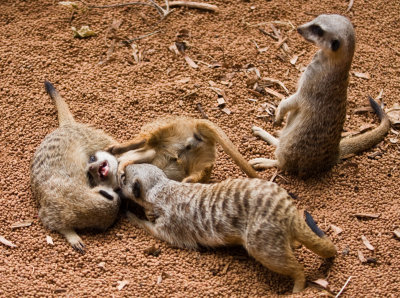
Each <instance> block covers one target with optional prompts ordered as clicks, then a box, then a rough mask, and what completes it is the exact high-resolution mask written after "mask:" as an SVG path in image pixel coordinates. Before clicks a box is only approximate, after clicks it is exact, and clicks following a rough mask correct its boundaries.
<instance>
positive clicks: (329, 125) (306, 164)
mask: <svg viewBox="0 0 400 298" xmlns="http://www.w3.org/2000/svg"><path fill="white" fill-rule="evenodd" d="M297 31H298V32H299V34H300V35H301V36H303V37H304V39H306V40H307V41H309V42H312V43H314V44H315V45H316V46H318V47H319V48H320V50H319V51H318V52H317V53H316V54H315V55H314V57H313V59H312V61H311V63H310V64H309V65H308V66H307V68H306V70H305V71H304V73H303V74H302V76H301V78H300V81H299V84H298V85H299V86H298V88H297V91H296V93H295V94H293V95H291V96H290V97H289V98H287V99H284V100H282V101H281V102H280V104H279V106H278V109H277V112H276V118H275V123H277V124H280V123H281V122H282V120H283V117H284V116H285V115H286V114H288V117H287V121H286V125H285V127H284V128H283V129H282V131H281V133H280V136H279V139H277V138H275V137H273V136H272V135H270V134H269V133H268V132H266V131H264V130H263V129H261V128H259V127H257V126H253V128H252V130H253V132H254V134H255V135H257V136H259V137H260V138H262V139H263V140H265V141H266V142H268V143H269V144H271V145H273V146H275V147H276V150H275V157H276V159H267V158H255V159H253V160H251V161H250V164H251V165H252V166H253V167H254V168H255V169H264V168H269V167H278V168H280V169H282V170H284V171H288V172H291V173H294V174H298V175H299V176H304V177H306V176H310V175H315V174H317V173H319V172H323V171H326V170H329V169H330V168H332V167H333V166H334V165H335V164H336V163H337V162H338V161H339V160H340V159H343V158H345V157H346V156H349V155H351V154H355V153H358V152H361V151H364V150H366V149H368V148H370V147H372V146H373V145H375V144H377V143H378V142H380V141H381V140H382V139H383V138H384V136H385V135H386V133H387V132H388V130H389V129H390V121H389V119H388V117H387V116H386V114H385V112H384V111H383V110H382V109H381V107H380V106H379V105H378V104H377V103H376V102H375V101H374V100H373V99H372V98H370V104H371V106H372V108H373V110H374V111H375V113H376V114H377V115H378V117H379V119H380V120H381V123H380V125H379V126H378V127H376V128H375V129H373V130H371V131H368V132H366V133H363V134H361V135H358V136H355V137H348V138H344V139H341V133H342V131H343V124H344V121H345V119H346V104H347V87H348V84H349V71H350V67H351V62H352V60H353V54H354V48H355V34H354V29H353V25H352V24H351V22H350V21H349V20H348V19H347V18H346V17H344V16H341V15H334V14H332V15H320V16H318V17H317V18H315V19H314V20H312V21H311V22H309V23H306V24H304V25H302V26H300V27H298V29H297Z"/></svg>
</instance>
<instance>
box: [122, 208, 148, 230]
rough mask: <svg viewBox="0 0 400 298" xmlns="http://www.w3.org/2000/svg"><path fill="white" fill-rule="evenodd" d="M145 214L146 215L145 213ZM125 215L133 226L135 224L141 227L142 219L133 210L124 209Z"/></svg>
mask: <svg viewBox="0 0 400 298" xmlns="http://www.w3.org/2000/svg"><path fill="white" fill-rule="evenodd" d="M146 216H147V214H146ZM126 217H127V218H128V220H129V221H130V222H131V223H133V224H134V225H135V226H137V227H141V226H142V220H141V219H140V218H139V217H137V216H136V215H135V214H134V213H133V212H131V211H126Z"/></svg>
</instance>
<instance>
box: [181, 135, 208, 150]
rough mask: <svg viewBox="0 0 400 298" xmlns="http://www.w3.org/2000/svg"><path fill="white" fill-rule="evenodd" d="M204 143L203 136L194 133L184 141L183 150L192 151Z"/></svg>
mask: <svg viewBox="0 0 400 298" xmlns="http://www.w3.org/2000/svg"><path fill="white" fill-rule="evenodd" d="M203 143H204V140H203V137H202V136H201V135H200V134H198V133H194V134H193V136H190V137H188V138H187V139H186V141H185V148H184V150H185V151H194V150H196V149H197V148H199V147H200V146H201V145H202V144H203Z"/></svg>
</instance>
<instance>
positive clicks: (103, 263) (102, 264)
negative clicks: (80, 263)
mask: <svg viewBox="0 0 400 298" xmlns="http://www.w3.org/2000/svg"><path fill="white" fill-rule="evenodd" d="M97 266H99V267H100V268H103V269H105V268H106V262H100V263H98V264H97Z"/></svg>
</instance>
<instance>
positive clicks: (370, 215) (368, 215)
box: [354, 213, 381, 218]
mask: <svg viewBox="0 0 400 298" xmlns="http://www.w3.org/2000/svg"><path fill="white" fill-rule="evenodd" d="M354 216H355V217H357V218H378V217H379V216H381V215H380V214H378V213H356V214H354Z"/></svg>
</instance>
